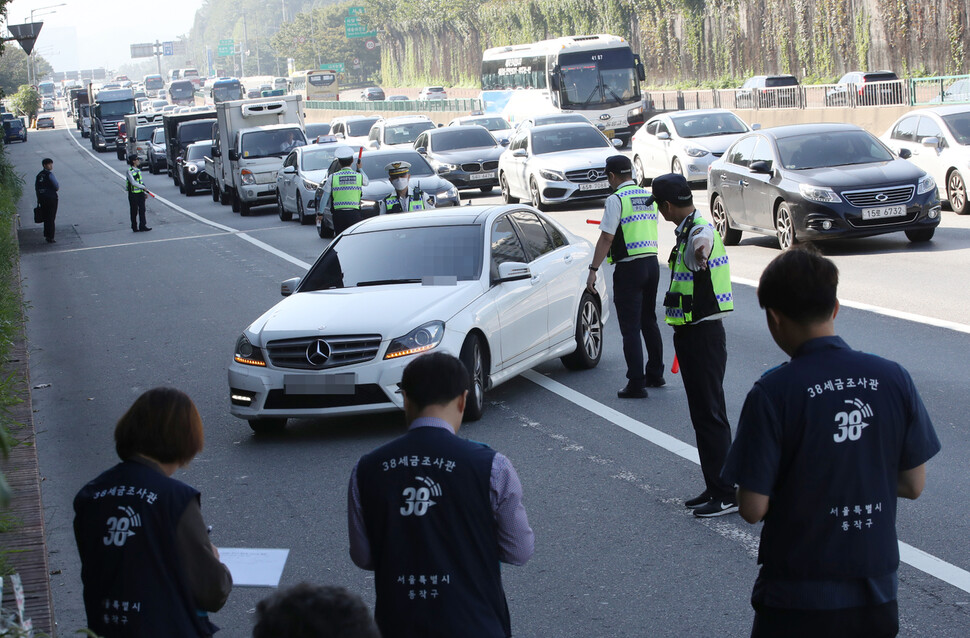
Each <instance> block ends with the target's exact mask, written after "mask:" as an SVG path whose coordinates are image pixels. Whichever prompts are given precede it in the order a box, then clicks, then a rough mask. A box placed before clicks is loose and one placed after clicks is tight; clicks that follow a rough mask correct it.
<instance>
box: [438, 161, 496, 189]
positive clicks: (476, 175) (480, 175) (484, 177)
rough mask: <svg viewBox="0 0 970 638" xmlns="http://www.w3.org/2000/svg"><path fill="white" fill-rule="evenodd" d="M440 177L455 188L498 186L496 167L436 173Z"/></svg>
mask: <svg viewBox="0 0 970 638" xmlns="http://www.w3.org/2000/svg"><path fill="white" fill-rule="evenodd" d="M438 175H440V176H441V177H443V178H444V179H446V180H448V181H449V182H451V183H452V184H454V185H455V188H460V189H466V188H481V187H483V186H493V187H494V186H498V185H499V184H498V167H497V166H496V167H495V168H494V169H492V170H488V171H484V170H483V171H475V172H467V171H463V170H457V171H449V172H447V173H438Z"/></svg>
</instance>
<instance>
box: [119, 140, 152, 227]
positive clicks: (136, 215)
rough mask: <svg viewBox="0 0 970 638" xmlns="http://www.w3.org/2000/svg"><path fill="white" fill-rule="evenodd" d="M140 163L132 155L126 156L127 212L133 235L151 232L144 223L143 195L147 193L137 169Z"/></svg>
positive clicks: (139, 170) (136, 157)
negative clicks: (129, 216)
mask: <svg viewBox="0 0 970 638" xmlns="http://www.w3.org/2000/svg"><path fill="white" fill-rule="evenodd" d="M140 163H141V160H139V159H138V156H137V155H135V154H134V153H132V154H131V155H129V156H128V179H127V181H126V182H125V186H126V188H127V190H128V211H129V213H130V214H131V230H132V232H135V233H137V232H148V231H150V230H151V228H149V227H148V224H147V223H146V221H145V194H146V193H147V192H148V189H147V188H145V182H144V181H143V180H142V177H141V169H139V168H138V165H139V164H140Z"/></svg>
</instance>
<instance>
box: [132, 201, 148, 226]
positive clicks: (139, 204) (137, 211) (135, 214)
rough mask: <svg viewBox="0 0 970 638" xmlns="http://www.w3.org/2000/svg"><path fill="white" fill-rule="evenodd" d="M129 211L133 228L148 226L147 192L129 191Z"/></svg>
mask: <svg viewBox="0 0 970 638" xmlns="http://www.w3.org/2000/svg"><path fill="white" fill-rule="evenodd" d="M128 211H129V213H131V229H132V230H140V229H142V228H147V227H148V224H147V223H146V222H145V193H143V192H142V193H128Z"/></svg>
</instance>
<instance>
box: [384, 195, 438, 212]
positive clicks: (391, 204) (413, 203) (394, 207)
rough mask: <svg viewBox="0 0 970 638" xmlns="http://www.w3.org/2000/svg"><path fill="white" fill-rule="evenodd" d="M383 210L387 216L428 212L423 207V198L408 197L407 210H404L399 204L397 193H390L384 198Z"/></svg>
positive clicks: (399, 199) (425, 207)
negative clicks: (420, 211) (419, 211)
mask: <svg viewBox="0 0 970 638" xmlns="http://www.w3.org/2000/svg"><path fill="white" fill-rule="evenodd" d="M384 206H385V210H386V211H387V213H388V214H392V213H410V212H413V211H416V210H428V207H427V206H425V202H424V198H423V197H420V196H419V197H414V196H412V197H410V198H408V209H407V210H404V204H403V203H401V198H399V197H398V196H397V193H396V192H395V193H391V194H390V195H388V196H387V197H385V198H384Z"/></svg>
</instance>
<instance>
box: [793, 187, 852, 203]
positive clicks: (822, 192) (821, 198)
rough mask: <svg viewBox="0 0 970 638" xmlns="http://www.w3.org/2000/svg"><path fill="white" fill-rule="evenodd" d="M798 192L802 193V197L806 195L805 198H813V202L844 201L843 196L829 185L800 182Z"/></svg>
mask: <svg viewBox="0 0 970 638" xmlns="http://www.w3.org/2000/svg"><path fill="white" fill-rule="evenodd" d="M798 192H800V193H801V194H802V197H804V198H805V199H808V200H811V201H813V202H830V203H836V202H841V201H842V198H841V197H839V195H838V193H836V192H835V191H834V190H832V189H831V188H829V187H828V186H815V185H814V184H799V185H798Z"/></svg>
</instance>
